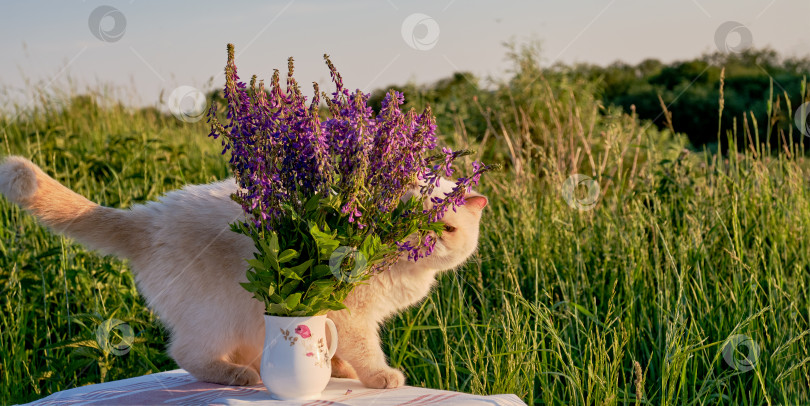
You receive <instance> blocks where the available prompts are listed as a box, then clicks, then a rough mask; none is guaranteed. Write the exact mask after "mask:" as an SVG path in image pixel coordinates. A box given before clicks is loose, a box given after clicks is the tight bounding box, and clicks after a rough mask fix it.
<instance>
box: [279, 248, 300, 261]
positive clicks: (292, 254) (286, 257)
mask: <svg viewBox="0 0 810 406" xmlns="http://www.w3.org/2000/svg"><path fill="white" fill-rule="evenodd" d="M298 255H299V254H298V251H296V250H291V249H288V250H284V251H283V252H282V253H281V254H279V255H278V263H280V264H283V263H285V262H290V261H292V260H293V259H296V258H298Z"/></svg>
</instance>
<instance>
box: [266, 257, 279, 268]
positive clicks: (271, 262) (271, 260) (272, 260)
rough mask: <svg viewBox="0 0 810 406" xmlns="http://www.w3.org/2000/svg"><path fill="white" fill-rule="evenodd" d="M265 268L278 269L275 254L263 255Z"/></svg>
mask: <svg viewBox="0 0 810 406" xmlns="http://www.w3.org/2000/svg"><path fill="white" fill-rule="evenodd" d="M264 264H265V269H268V268H269V269H274V270H275V271H276V272H278V270H279V265H278V260H277V259H276V256H275V254H273V255H265V256H264Z"/></svg>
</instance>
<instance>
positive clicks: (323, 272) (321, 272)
mask: <svg viewBox="0 0 810 406" xmlns="http://www.w3.org/2000/svg"><path fill="white" fill-rule="evenodd" d="M331 274H332V270H331V269H330V268H329V265H324V264H319V265H315V267H314V268H312V276H313V279H323V278H325V277H327V276H329V275H331Z"/></svg>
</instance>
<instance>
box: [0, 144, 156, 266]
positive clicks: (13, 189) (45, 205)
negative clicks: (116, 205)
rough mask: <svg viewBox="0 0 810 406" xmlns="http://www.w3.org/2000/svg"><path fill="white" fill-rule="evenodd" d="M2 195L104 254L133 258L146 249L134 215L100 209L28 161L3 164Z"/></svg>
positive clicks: (17, 159)
mask: <svg viewBox="0 0 810 406" xmlns="http://www.w3.org/2000/svg"><path fill="white" fill-rule="evenodd" d="M0 194H3V195H4V196H5V197H6V198H7V199H8V200H10V201H12V202H13V203H16V204H18V205H20V206H21V207H22V208H24V209H25V210H27V211H28V212H30V213H31V214H33V215H34V216H36V217H37V218H38V219H39V220H40V221H41V222H42V223H44V224H45V225H46V226H48V227H49V228H51V229H52V230H54V231H56V232H58V233H61V234H64V235H66V236H68V237H71V238H74V239H76V240H77V241H78V242H80V243H82V244H84V245H86V246H87V247H89V248H91V249H94V250H98V251H100V252H102V253H104V254H115V255H118V256H121V257H131V256H132V255H133V254H134V253H136V252H137V251H138V250H141V249H143V248H144V247H143V245H144V244H145V241H144V240H145V237H146V235H144V232H145V231H146V228H145V226H144V225H143V224H141V222H139V221H138V219H137V218H135V216H136V213H135V212H132V211H129V210H117V209H112V208H109V207H102V206H99V205H98V204H95V203H93V202H91V201H89V200H87V199H85V198H84V197H82V196H81V195H79V194H77V193H76V192H74V191H72V190H70V189H68V188H66V187H65V186H63V185H62V184H61V183H59V182H57V181H56V180H54V179H53V178H51V177H50V176H48V175H47V174H46V173H45V172H43V171H42V169H40V168H39V167H38V166H36V165H34V164H33V163H32V162H31V161H29V160H27V159H25V158H22V157H19V156H11V157H8V158H6V159H5V161H3V162H2V164H0Z"/></svg>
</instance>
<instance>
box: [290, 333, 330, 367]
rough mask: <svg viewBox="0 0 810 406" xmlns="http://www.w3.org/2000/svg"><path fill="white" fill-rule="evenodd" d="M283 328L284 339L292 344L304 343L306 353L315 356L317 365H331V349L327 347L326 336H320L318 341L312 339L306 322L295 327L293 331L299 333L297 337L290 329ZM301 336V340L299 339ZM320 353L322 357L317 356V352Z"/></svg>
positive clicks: (308, 355) (311, 356)
mask: <svg viewBox="0 0 810 406" xmlns="http://www.w3.org/2000/svg"><path fill="white" fill-rule="evenodd" d="M280 330H281V337H282V338H283V339H284V341H287V342H289V343H290V346H291V347H292V346H294V345H296V344H298V343H301V344H303V345H304V350H306V353H305V355H306V356H307V357H310V358H315V365H317V366H319V367H321V368H323V367H325V366H327V365H329V361H330V358H329V351H328V349H327V348H326V341H325V340H324V338H319V339H318V341H317V342H314V340H312V339H311V338H312V332H311V331H310V330H309V327H308V326H307V325H306V324H299V325H298V326H296V327H295V330H293V332H294V333H295V334H297V335H298V337H295V336H294V335H292V334H290V330H285V329H283V328H282V329H280ZM299 338H300V339H301V340H299ZM316 353H317V354H320V357H315V354H316Z"/></svg>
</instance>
